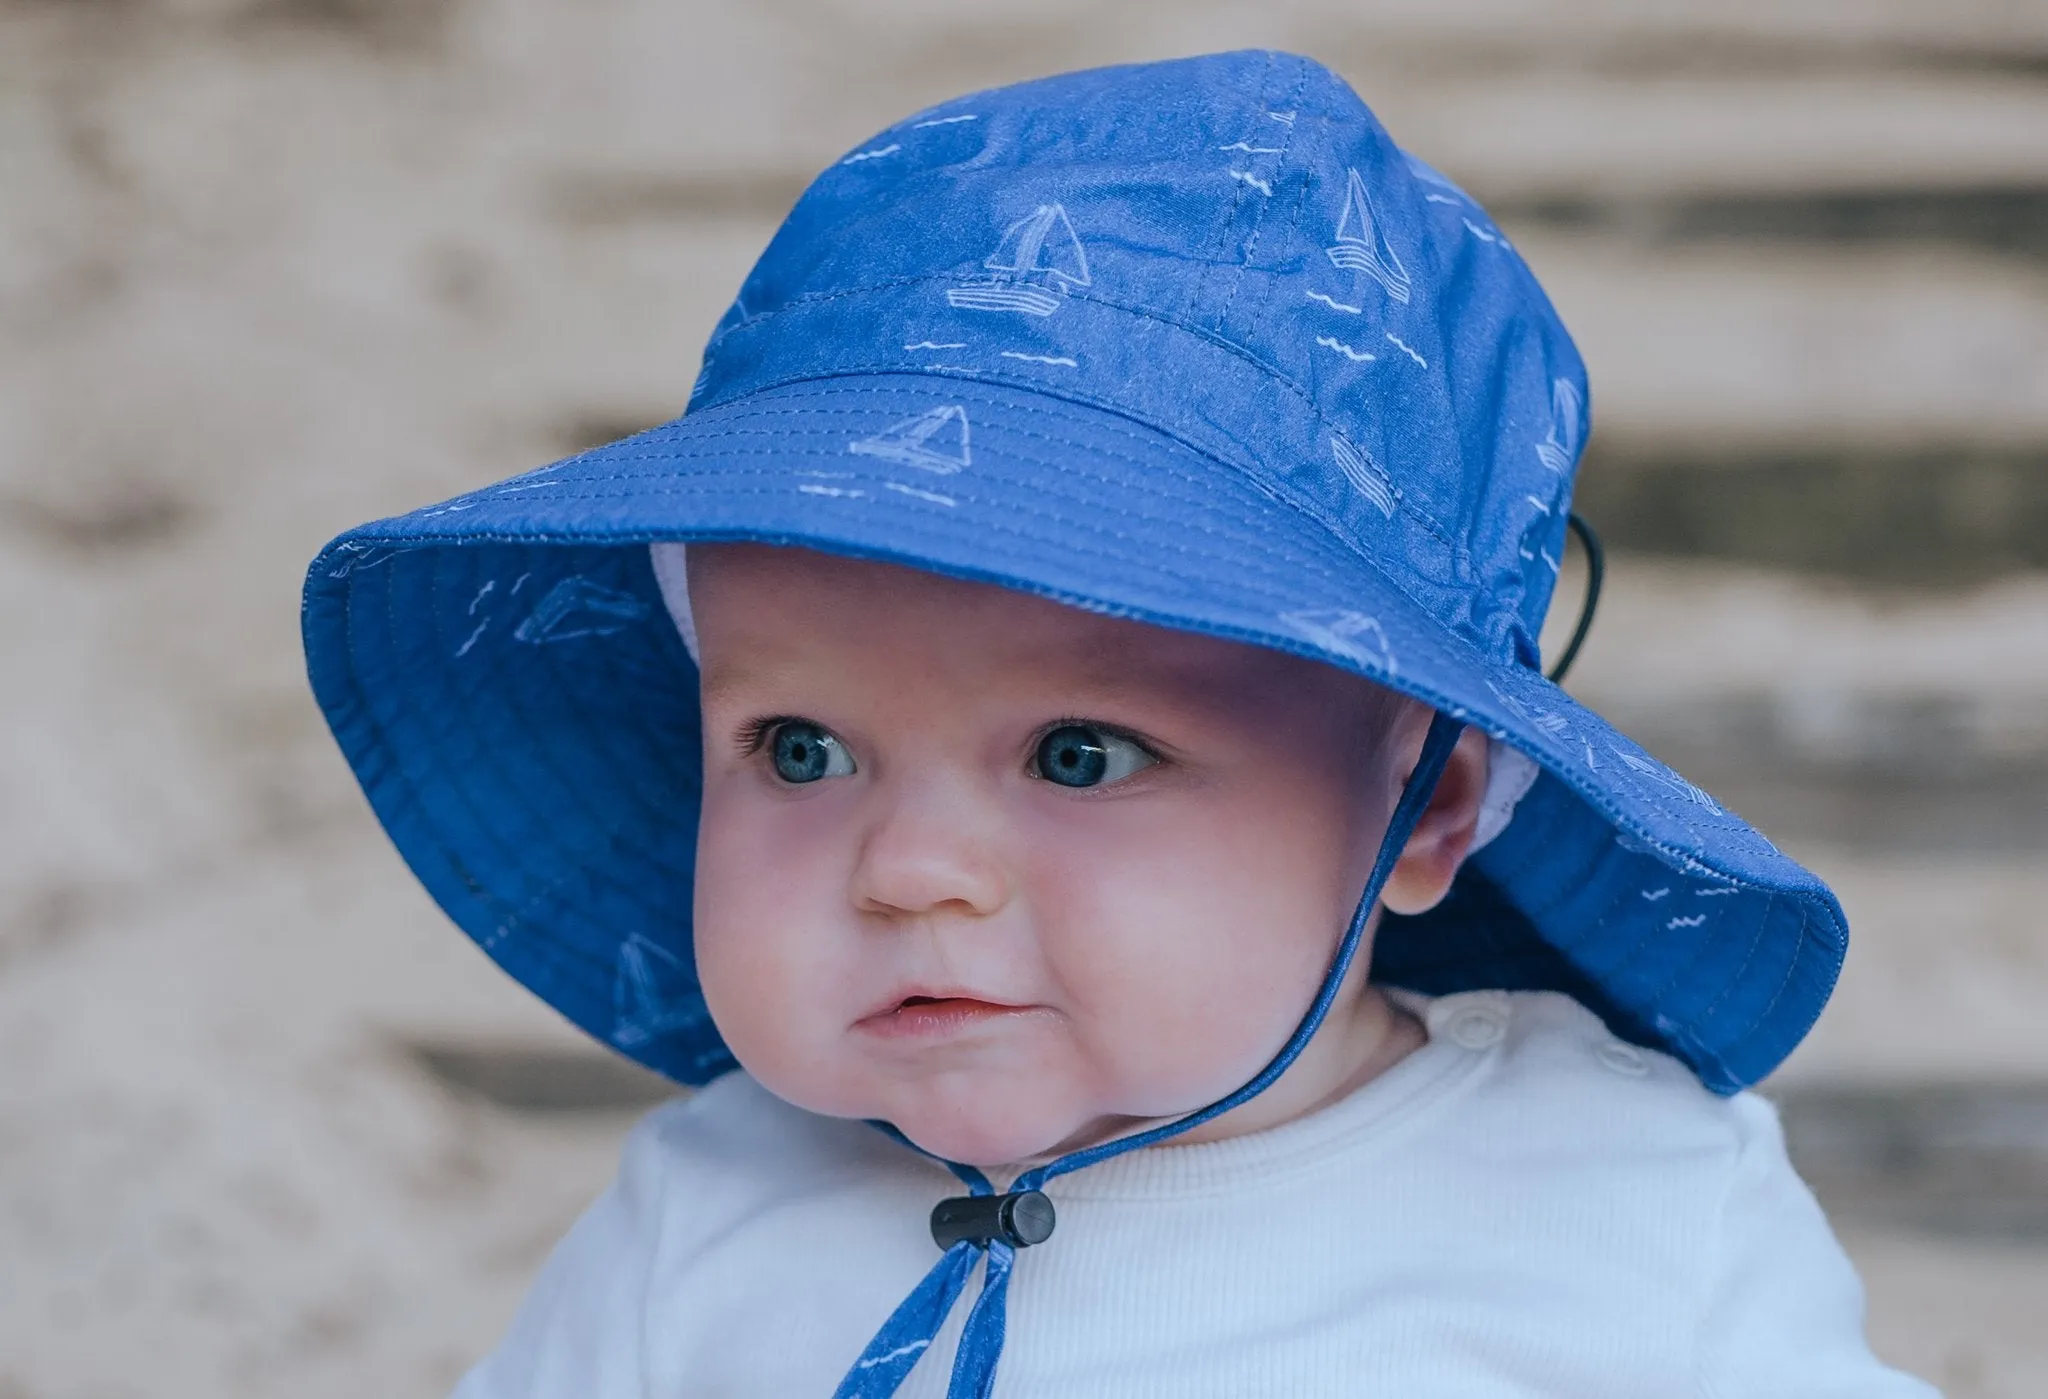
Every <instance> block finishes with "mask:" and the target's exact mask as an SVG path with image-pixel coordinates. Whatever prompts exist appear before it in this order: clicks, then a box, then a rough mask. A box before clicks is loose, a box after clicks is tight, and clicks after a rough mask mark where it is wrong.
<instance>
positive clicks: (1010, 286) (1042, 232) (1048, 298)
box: [946, 204, 1093, 316]
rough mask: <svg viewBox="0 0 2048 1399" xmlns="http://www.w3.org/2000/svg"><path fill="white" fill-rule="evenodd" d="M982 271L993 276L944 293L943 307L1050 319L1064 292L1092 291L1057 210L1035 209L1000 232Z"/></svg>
mask: <svg viewBox="0 0 2048 1399" xmlns="http://www.w3.org/2000/svg"><path fill="white" fill-rule="evenodd" d="M982 266H983V267H985V268H987V269H988V270H989V272H991V273H992V274H993V275H992V276H989V277H985V278H976V279H974V280H972V281H968V282H963V283H961V284H960V285H959V286H953V287H948V288H946V304H947V305H949V306H954V307H957V308H959V309H961V310H963V311H1021V312H1023V313H1024V314H1025V315H1028V316H1050V315H1051V314H1052V313H1053V312H1055V311H1057V310H1059V309H1060V301H1061V299H1062V298H1064V297H1065V296H1066V294H1067V293H1068V292H1069V291H1071V290H1073V289H1074V288H1075V287H1086V286H1091V285H1093V278H1092V277H1091V276H1090V274H1089V271H1088V254H1087V252H1086V250H1085V249H1083V248H1082V246H1081V239H1080V237H1079V235H1077V234H1076V233H1075V232H1074V225H1073V223H1072V222H1071V221H1070V220H1069V219H1068V218H1067V211H1066V210H1065V209H1064V208H1063V207H1061V206H1060V205H1058V204H1041V205H1039V206H1038V207H1037V208H1036V209H1033V210H1032V211H1031V212H1030V213H1028V214H1026V215H1025V216H1024V217H1023V218H1021V219H1018V220H1017V221H1016V222H1015V223H1013V224H1011V225H1010V226H1009V227H1008V228H1006V229H1004V230H1003V238H1002V241H1001V242H1000V243H998V244H997V245H996V250H995V251H994V252H993V253H990V254H989V256H988V259H987V260H986V261H985V262H983V263H982Z"/></svg>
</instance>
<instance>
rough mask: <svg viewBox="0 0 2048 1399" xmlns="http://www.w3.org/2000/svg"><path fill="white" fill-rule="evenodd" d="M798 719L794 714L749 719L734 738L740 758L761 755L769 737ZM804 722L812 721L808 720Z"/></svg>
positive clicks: (768, 715)
mask: <svg viewBox="0 0 2048 1399" xmlns="http://www.w3.org/2000/svg"><path fill="white" fill-rule="evenodd" d="M797 717H798V716H796V715H794V714H764V715H762V716H761V717H760V718H759V719H749V720H748V721H747V722H746V723H745V724H744V725H742V726H741V728H740V731H739V733H738V734H737V735H735V736H734V741H735V742H736V743H738V745H739V750H740V756H741V757H742V758H751V757H753V756H754V755H755V754H756V753H759V752H760V751H761V750H762V749H764V748H766V747H767V746H768V735H770V734H772V733H774V732H775V731H776V729H778V728H780V727H781V726H782V725H784V724H788V723H793V722H795V721H796V719H797ZM803 722H805V723H809V722H811V721H810V720H808V719H806V720H804V721H803ZM820 727H821V728H822V727H823V726H822V725H820Z"/></svg>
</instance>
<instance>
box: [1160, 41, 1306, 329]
mask: <svg viewBox="0 0 2048 1399" xmlns="http://www.w3.org/2000/svg"><path fill="white" fill-rule="evenodd" d="M1264 57H1265V60H1266V66H1265V67H1264V68H1263V69H1261V70H1260V72H1259V85H1258V92H1257V93H1256V94H1255V95H1254V97H1253V102H1254V105H1255V106H1257V107H1258V108H1259V109H1260V110H1262V111H1263V110H1265V109H1266V108H1267V102H1266V87H1267V85H1268V84H1269V83H1270V82H1272V80H1273V65H1274V61H1275V60H1276V59H1277V58H1278V57H1279V55H1278V54H1276V53H1275V52H1274V51H1273V50H1271V49H1268V50H1266V52H1265V55H1264ZM1205 134H1206V133H1205ZM1288 135H1289V136H1292V135H1293V132H1292V131H1289V133H1288ZM1204 144H1206V142H1205V143H1204ZM1250 192H1251V187H1250V186H1249V185H1247V184H1245V183H1244V182H1243V181H1239V182H1238V184H1237V192H1236V197H1234V198H1233V199H1232V200H1231V201H1230V207H1229V209H1228V210H1226V211H1225V213H1224V215H1223V217H1222V218H1221V219H1220V220H1218V221H1217V228H1216V248H1215V251H1213V252H1211V253H1210V254H1209V258H1208V262H1207V264H1206V265H1202V264H1198V271H1197V272H1196V275H1194V276H1192V277H1190V278H1188V279H1187V286H1188V294H1187V299H1186V300H1185V301H1183V302H1182V303H1181V308H1180V313H1179V314H1180V317H1181V319H1183V320H1185V319H1189V318H1191V317H1192V316H1193V315H1194V310H1195V303H1196V302H1197V301H1199V300H1201V297H1202V288H1203V283H1204V282H1205V281H1207V280H1208V277H1209V275H1210V273H1211V269H1213V268H1214V267H1215V266H1216V265H1217V264H1219V263H1221V262H1222V261H1223V255H1224V253H1225V251H1226V250H1228V248H1229V246H1230V226H1231V225H1232V224H1234V223H1236V222H1237V216H1238V211H1239V210H1241V209H1242V208H1244V201H1245V199H1246V198H1247V197H1248V196H1249V194H1250Z"/></svg>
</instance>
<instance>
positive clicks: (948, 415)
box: [846, 403, 974, 476]
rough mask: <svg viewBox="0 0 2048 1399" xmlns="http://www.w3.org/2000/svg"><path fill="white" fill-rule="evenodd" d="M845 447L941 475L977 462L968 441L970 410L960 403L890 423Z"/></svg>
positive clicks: (864, 454)
mask: <svg viewBox="0 0 2048 1399" xmlns="http://www.w3.org/2000/svg"><path fill="white" fill-rule="evenodd" d="M846 450H847V451H849V452H852V453H853V454H854V455H856V456H862V457H880V458H882V459H883V460H884V461H893V462H901V463H902V464H903V465H905V466H915V467H918V468H920V469H922V470H925V471H929V472H932V473H934V474H935V475H939V476H951V475H952V474H953V473H954V472H956V471H959V470H961V469H962V468H963V467H967V466H970V465H972V464H973V462H974V454H973V451H972V450H971V448H970V446H969V442H968V432H967V410H966V409H965V408H962V407H961V406H960V405H959V404H957V403H949V404H947V405H946V406H945V407H943V408H934V409H932V410H931V411H930V412H927V413H920V414H918V415H917V416H916V417H914V418H905V419H904V420H903V421H902V422H900V423H891V424H890V425H889V426H888V427H885V428H883V429H882V430H881V431H880V432H878V433H876V434H875V435H874V436H873V437H863V438H861V439H860V441H858V442H854V443H851V444H849V445H848V447H847V449H846Z"/></svg>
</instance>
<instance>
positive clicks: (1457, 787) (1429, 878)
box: [1380, 728, 1488, 914]
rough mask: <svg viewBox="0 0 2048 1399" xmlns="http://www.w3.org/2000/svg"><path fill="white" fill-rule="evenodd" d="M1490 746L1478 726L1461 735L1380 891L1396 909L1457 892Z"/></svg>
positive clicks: (1420, 908) (1424, 905)
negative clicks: (1453, 889) (1455, 882)
mask: <svg viewBox="0 0 2048 1399" xmlns="http://www.w3.org/2000/svg"><path fill="white" fill-rule="evenodd" d="M1487 747H1488V745H1487V741H1486V735H1485V734H1484V733H1482V732H1480V731H1479V730H1478V729H1471V728H1468V729H1466V730H1465V732H1464V733H1463V734H1462V735H1460V736H1459V738H1458V746H1457V747H1456V748H1454V749H1452V750H1451V759H1450V762H1448V763H1447V764H1445V766H1444V774H1443V776H1442V777H1441V778H1440V779H1438V781H1437V784H1436V792H1435V794H1434V795H1433V796H1432V797H1431V798H1430V802H1429V807H1428V809H1427V810H1425V811H1424V812H1423V813H1422V819H1421V821H1419V822H1417V823H1416V826H1415V833H1414V834H1413V835H1411V836H1409V837H1408V845H1407V847H1406V848H1405V849H1404V850H1402V852H1401V858H1400V859H1399V860H1397V861H1395V863H1394V871H1393V873H1392V874H1390V875H1389V876H1388V877H1387V885H1386V888H1385V889H1383V890H1382V891H1381V893H1380V902H1381V903H1383V904H1385V905H1386V907H1387V909H1388V910H1389V911H1390V912H1393V913H1403V914H1415V913H1426V912H1428V911H1429V910H1430V909H1432V908H1435V907H1436V906H1437V904H1439V903H1441V902H1442V901H1443V897H1444V895H1446V894H1448V893H1450V892H1451V881H1452V880H1454V879H1456V878H1457V876H1458V867H1459V866H1460V865H1462V864H1464V863H1465V856H1466V855H1468V854H1470V853H1471V850H1472V840H1473V836H1474V834H1475V833H1476V832H1477V831H1478V829H1479V812H1480V808H1481V806H1482V805H1483V804H1484V802H1485V799H1486V776H1487V767H1488V753H1487Z"/></svg>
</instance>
